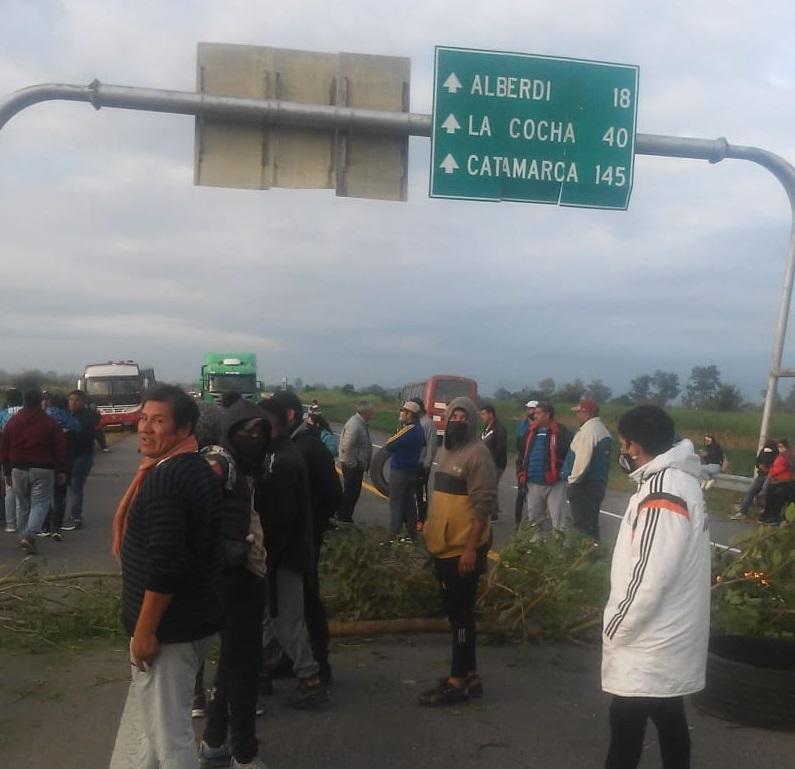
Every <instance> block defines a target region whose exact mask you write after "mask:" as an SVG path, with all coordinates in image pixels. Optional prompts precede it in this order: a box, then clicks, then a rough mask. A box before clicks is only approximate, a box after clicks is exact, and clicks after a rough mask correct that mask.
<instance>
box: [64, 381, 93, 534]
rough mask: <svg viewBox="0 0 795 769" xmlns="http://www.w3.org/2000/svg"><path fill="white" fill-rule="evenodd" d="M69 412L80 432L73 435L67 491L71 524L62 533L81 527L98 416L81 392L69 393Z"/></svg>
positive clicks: (73, 391)
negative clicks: (69, 478)
mask: <svg viewBox="0 0 795 769" xmlns="http://www.w3.org/2000/svg"><path fill="white" fill-rule="evenodd" d="M69 411H71V412H72V416H73V417H74V418H75V419H76V420H77V421H78V422H80V430H79V432H77V433H76V434H75V441H74V447H73V448H74V454H73V457H72V478H71V481H70V488H69V491H70V492H71V502H70V508H69V516H70V518H71V522H70V523H67V524H66V525H65V526H63V530H64V531H75V530H78V529H80V528H82V526H83V489H84V488H85V485H86V480H87V479H88V475H89V473H90V472H91V468H92V467H93V466H94V441H95V439H96V429H97V424H98V422H97V417H98V414H97V412H95V411H92V410H91V409H90V408H88V403H87V402H86V395H85V393H84V392H83V391H82V390H72V392H70V393H69Z"/></svg>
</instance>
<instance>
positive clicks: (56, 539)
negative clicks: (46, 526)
mask: <svg viewBox="0 0 795 769" xmlns="http://www.w3.org/2000/svg"><path fill="white" fill-rule="evenodd" d="M50 539H51V540H52V541H53V542H63V534H61V532H60V531H54V532H53V533H52V534H51V535H50Z"/></svg>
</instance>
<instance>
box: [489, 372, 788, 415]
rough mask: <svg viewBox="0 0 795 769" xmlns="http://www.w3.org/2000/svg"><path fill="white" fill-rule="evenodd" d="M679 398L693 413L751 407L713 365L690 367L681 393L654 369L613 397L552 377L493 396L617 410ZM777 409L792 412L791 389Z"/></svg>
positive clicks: (603, 389)
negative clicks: (593, 404)
mask: <svg viewBox="0 0 795 769" xmlns="http://www.w3.org/2000/svg"><path fill="white" fill-rule="evenodd" d="M680 396H681V400H682V404H683V405H684V406H687V407H689V408H694V409H706V410H710V411H741V410H742V409H745V408H750V407H752V406H753V404H750V403H747V402H746V401H745V399H744V398H743V394H742V392H740V389H739V388H738V387H737V386H736V385H733V384H727V383H725V382H722V381H721V377H720V371H719V370H718V367H717V366H715V365H714V364H710V365H709V366H694V367H693V368H692V369H691V371H690V378H689V379H688V381H687V383H686V385H685V389H684V392H682V387H681V385H680V382H679V375H678V374H675V373H674V372H672V371H661V370H660V369H657V370H656V371H654V373H652V374H641V375H639V376H637V377H635V378H634V379H632V380H631V381H630V383H629V390H628V391H627V392H625V393H623V394H621V395H617V396H615V397H613V391H612V390H611V389H610V388H609V387H608V386H607V385H605V384H604V382H602V380H601V379H594V380H593V381H592V382H589V383H588V384H585V383H584V381H583V380H582V379H580V378H577V379H575V380H574V381H573V382H566V383H564V384H561V385H557V384H556V382H555V380H554V379H553V378H552V377H545V378H544V379H541V380H539V382H538V384H537V385H536V386H535V387H531V386H527V387H524V388H522V389H521V390H519V391H517V392H511V391H509V390H507V389H505V388H504V387H501V388H500V389H499V390H497V392H496V393H495V394H494V397H495V398H497V399H498V400H516V401H519V402H522V403H524V402H527V401H528V400H550V401H563V402H567V403H573V402H575V401H578V400H579V399H580V398H583V397H587V398H591V399H592V400H595V401H596V402H597V403H614V404H617V405H621V406H636V405H638V404H641V403H653V404H655V405H657V406H668V405H670V404H671V403H672V402H673V401H675V400H676V399H677V398H679V397H680ZM779 405H780V407H781V408H782V409H784V410H791V411H795V386H793V388H792V390H791V392H790V394H789V395H788V396H787V397H786V398H784V399H780V400H779Z"/></svg>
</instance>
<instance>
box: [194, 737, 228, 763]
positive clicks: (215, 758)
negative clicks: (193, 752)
mask: <svg viewBox="0 0 795 769" xmlns="http://www.w3.org/2000/svg"><path fill="white" fill-rule="evenodd" d="M231 760H232V754H231V753H230V752H229V748H227V747H226V745H221V747H219V748H211V747H210V746H209V745H208V744H207V743H206V742H205V741H204V740H202V741H201V744H200V745H199V767H200V769H229V764H230V762H231Z"/></svg>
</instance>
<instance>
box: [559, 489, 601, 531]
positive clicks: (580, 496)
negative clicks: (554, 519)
mask: <svg viewBox="0 0 795 769" xmlns="http://www.w3.org/2000/svg"><path fill="white" fill-rule="evenodd" d="M606 489H607V484H606V483H605V482H604V481H580V482H579V483H575V484H574V485H573V486H569V487H568V488H567V490H566V492H567V494H568V497H569V504H570V505H571V517H572V518H573V519H574V525H575V526H576V527H577V529H579V531H581V532H582V533H583V534H585V535H586V536H588V537H591V539H593V540H595V541H596V542H598V541H599V508H600V507H601V506H602V500H603V499H604V498H605V490H606Z"/></svg>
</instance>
